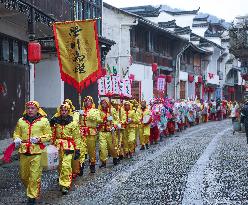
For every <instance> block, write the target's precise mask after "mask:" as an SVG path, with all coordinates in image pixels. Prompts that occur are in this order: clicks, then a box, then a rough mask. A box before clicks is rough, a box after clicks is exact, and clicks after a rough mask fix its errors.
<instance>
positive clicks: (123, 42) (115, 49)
mask: <svg viewBox="0 0 248 205" xmlns="http://www.w3.org/2000/svg"><path fill="white" fill-rule="evenodd" d="M134 21H135V18H134V17H132V16H129V15H125V14H123V13H121V12H118V11H117V10H112V9H109V8H106V7H103V19H102V24H103V31H102V35H103V36H104V37H106V38H107V39H110V40H113V41H115V42H116V44H115V45H113V46H112V47H111V50H110V51H109V53H108V55H107V56H106V65H107V64H108V65H109V66H110V67H111V68H112V67H113V66H115V67H116V68H117V69H118V71H119V73H120V74H122V72H120V71H121V70H119V55H120V56H121V57H120V63H121V65H120V68H121V69H125V70H126V69H127V68H128V67H129V66H130V55H131V53H130V28H131V26H127V25H122V26H121V29H120V25H121V24H130V23H133V22H134ZM119 49H120V53H119Z"/></svg>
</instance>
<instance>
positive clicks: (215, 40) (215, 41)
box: [205, 37, 221, 46]
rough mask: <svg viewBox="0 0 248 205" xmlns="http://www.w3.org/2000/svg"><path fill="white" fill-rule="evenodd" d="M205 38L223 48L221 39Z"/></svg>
mask: <svg viewBox="0 0 248 205" xmlns="http://www.w3.org/2000/svg"><path fill="white" fill-rule="evenodd" d="M205 38H206V39H208V40H209V41H212V42H214V43H216V44H218V45H220V46H221V39H220V38H219V37H205Z"/></svg>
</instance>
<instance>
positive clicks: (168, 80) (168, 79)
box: [166, 75, 172, 83]
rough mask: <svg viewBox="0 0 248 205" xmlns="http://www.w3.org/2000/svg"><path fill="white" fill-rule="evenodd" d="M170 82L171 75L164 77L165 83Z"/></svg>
mask: <svg viewBox="0 0 248 205" xmlns="http://www.w3.org/2000/svg"><path fill="white" fill-rule="evenodd" d="M171 81H172V76H171V75H167V76H166V82H167V83H171Z"/></svg>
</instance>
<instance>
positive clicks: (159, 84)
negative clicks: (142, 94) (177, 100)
mask: <svg viewBox="0 0 248 205" xmlns="http://www.w3.org/2000/svg"><path fill="white" fill-rule="evenodd" d="M157 90H158V91H164V90H165V78H158V79H157Z"/></svg>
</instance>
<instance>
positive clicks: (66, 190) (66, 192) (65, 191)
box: [62, 187, 69, 195]
mask: <svg viewBox="0 0 248 205" xmlns="http://www.w3.org/2000/svg"><path fill="white" fill-rule="evenodd" d="M68 192H69V188H68V187H62V194H63V195H66V194H68Z"/></svg>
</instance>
